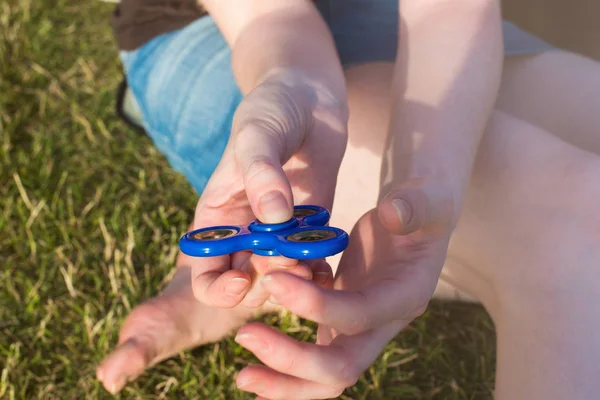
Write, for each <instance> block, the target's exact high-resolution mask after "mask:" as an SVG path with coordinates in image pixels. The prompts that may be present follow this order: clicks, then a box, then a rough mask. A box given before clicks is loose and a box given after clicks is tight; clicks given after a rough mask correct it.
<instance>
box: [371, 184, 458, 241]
mask: <svg viewBox="0 0 600 400" xmlns="http://www.w3.org/2000/svg"><path fill="white" fill-rule="evenodd" d="M454 207H455V201H454V198H453V195H452V191H451V190H449V188H448V187H447V186H445V185H441V184H439V183H436V182H425V181H424V180H423V179H415V180H411V181H408V182H406V183H404V184H403V185H402V186H400V187H398V188H395V189H392V190H391V191H390V192H388V194H387V195H386V196H385V197H384V198H383V200H382V201H381V203H380V204H379V206H378V213H379V219H380V221H381V223H382V224H383V226H385V227H386V229H387V230H388V231H389V232H390V233H393V234H396V235H408V234H411V233H413V232H416V231H419V230H426V231H428V232H430V233H437V232H442V231H445V230H447V228H448V227H449V226H451V224H452V223H453V217H454V214H455V212H454Z"/></svg>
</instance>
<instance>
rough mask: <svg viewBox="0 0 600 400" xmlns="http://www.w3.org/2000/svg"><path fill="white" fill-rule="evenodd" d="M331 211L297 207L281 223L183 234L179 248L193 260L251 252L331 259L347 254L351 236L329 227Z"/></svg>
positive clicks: (214, 227)
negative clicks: (289, 216) (290, 216)
mask: <svg viewBox="0 0 600 400" xmlns="http://www.w3.org/2000/svg"><path fill="white" fill-rule="evenodd" d="M329 216H330V214H329V211H327V209H326V208H324V207H319V206H309V205H306V206H296V207H294V216H293V217H292V218H291V219H290V220H289V221H287V222H283V223H281V224H263V223H261V222H260V221H258V220H255V221H253V222H251V223H250V224H249V225H244V226H235V225H226V226H211V227H208V228H202V229H197V230H195V231H191V232H188V233H186V234H185V235H183V237H182V238H181V239H180V241H179V248H180V249H181V251H182V252H183V253H184V254H187V255H189V256H192V257H214V256H222V255H226V254H231V253H235V252H238V251H244V250H250V251H252V252H253V253H254V254H258V255H261V256H284V257H287V258H294V259H297V260H308V259H315V258H324V257H329V256H332V255H334V254H337V253H340V252H342V251H344V249H345V248H346V247H347V246H348V234H347V233H346V232H344V231H343V230H341V229H338V228H334V227H330V226H327V224H328V222H329Z"/></svg>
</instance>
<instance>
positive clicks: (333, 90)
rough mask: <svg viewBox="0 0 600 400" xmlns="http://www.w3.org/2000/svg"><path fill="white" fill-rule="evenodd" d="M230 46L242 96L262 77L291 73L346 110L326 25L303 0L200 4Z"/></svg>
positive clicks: (339, 69)
mask: <svg viewBox="0 0 600 400" xmlns="http://www.w3.org/2000/svg"><path fill="white" fill-rule="evenodd" d="M204 5H205V6H206V8H207V9H208V11H209V12H210V13H211V15H212V16H213V18H215V20H216V22H217V24H218V25H219V28H220V29H221V31H222V32H223V34H224V36H225V38H226V40H227V41H228V43H229V44H230V46H231V47H232V62H233V70H234V74H235V77H236V80H237V82H238V85H239V86H240V88H241V90H242V91H243V92H244V93H248V92H249V91H251V90H252V89H253V88H254V87H255V86H256V85H257V84H259V83H260V82H262V81H263V80H264V79H265V77H267V76H269V75H271V74H273V73H276V74H284V73H286V72H288V71H295V72H294V75H298V76H301V77H303V78H306V79H308V80H311V81H313V82H314V83H315V84H316V85H317V86H318V87H320V88H321V89H322V90H323V92H324V93H328V94H330V96H331V97H332V100H336V101H339V102H340V103H342V104H341V105H342V106H343V107H344V108H345V107H346V105H345V98H346V89H345V82H344V75H343V70H342V67H341V65H340V62H339V59H338V56H337V52H336V49H335V45H334V42H333V39H332V37H331V34H330V32H329V29H328V27H327V26H326V24H325V23H324V21H323V20H322V18H321V16H320V15H319V13H318V11H317V10H316V8H315V7H314V5H313V4H312V2H311V1H307V0H293V1H292V0H288V1H281V0H244V1H241V0H205V1H204Z"/></svg>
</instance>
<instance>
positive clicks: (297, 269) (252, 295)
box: [241, 255, 313, 308]
mask: <svg viewBox="0 0 600 400" xmlns="http://www.w3.org/2000/svg"><path fill="white" fill-rule="evenodd" d="M241 269H242V270H243V271H245V272H247V273H248V274H249V275H250V277H251V279H252V282H253V285H252V288H251V289H250V291H248V293H247V294H246V296H245V297H244V299H243V300H242V302H241V305H243V306H245V307H248V308H257V307H260V306H262V305H263V304H264V303H265V302H266V301H267V300H268V299H269V296H270V294H269V292H267V291H266V290H265V289H264V288H263V287H262V283H261V281H262V278H263V276H264V275H265V274H267V273H269V272H273V271H278V270H279V271H285V272H287V273H289V274H292V275H295V276H299V277H301V278H303V279H308V280H310V279H312V278H313V273H312V270H311V269H310V267H309V266H308V265H307V264H306V263H305V262H300V261H298V260H293V259H289V258H285V257H262V256H258V255H253V256H252V257H250V258H249V259H248V260H247V261H246V263H245V264H244V265H243V266H242V267H241Z"/></svg>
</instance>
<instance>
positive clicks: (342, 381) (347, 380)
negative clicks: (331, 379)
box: [337, 357, 361, 389]
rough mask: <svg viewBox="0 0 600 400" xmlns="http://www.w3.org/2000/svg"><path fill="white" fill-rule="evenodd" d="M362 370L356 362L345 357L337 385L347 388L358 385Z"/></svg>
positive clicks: (338, 374)
mask: <svg viewBox="0 0 600 400" xmlns="http://www.w3.org/2000/svg"><path fill="white" fill-rule="evenodd" d="M360 373H361V371H360V369H359V367H358V365H356V363H355V361H354V360H353V359H351V358H349V357H344V359H343V362H342V363H341V368H340V370H339V371H338V373H337V376H338V379H337V383H338V384H339V385H342V386H343V387H344V389H345V388H348V387H351V386H354V385H356V382H358V379H359V377H360Z"/></svg>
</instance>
